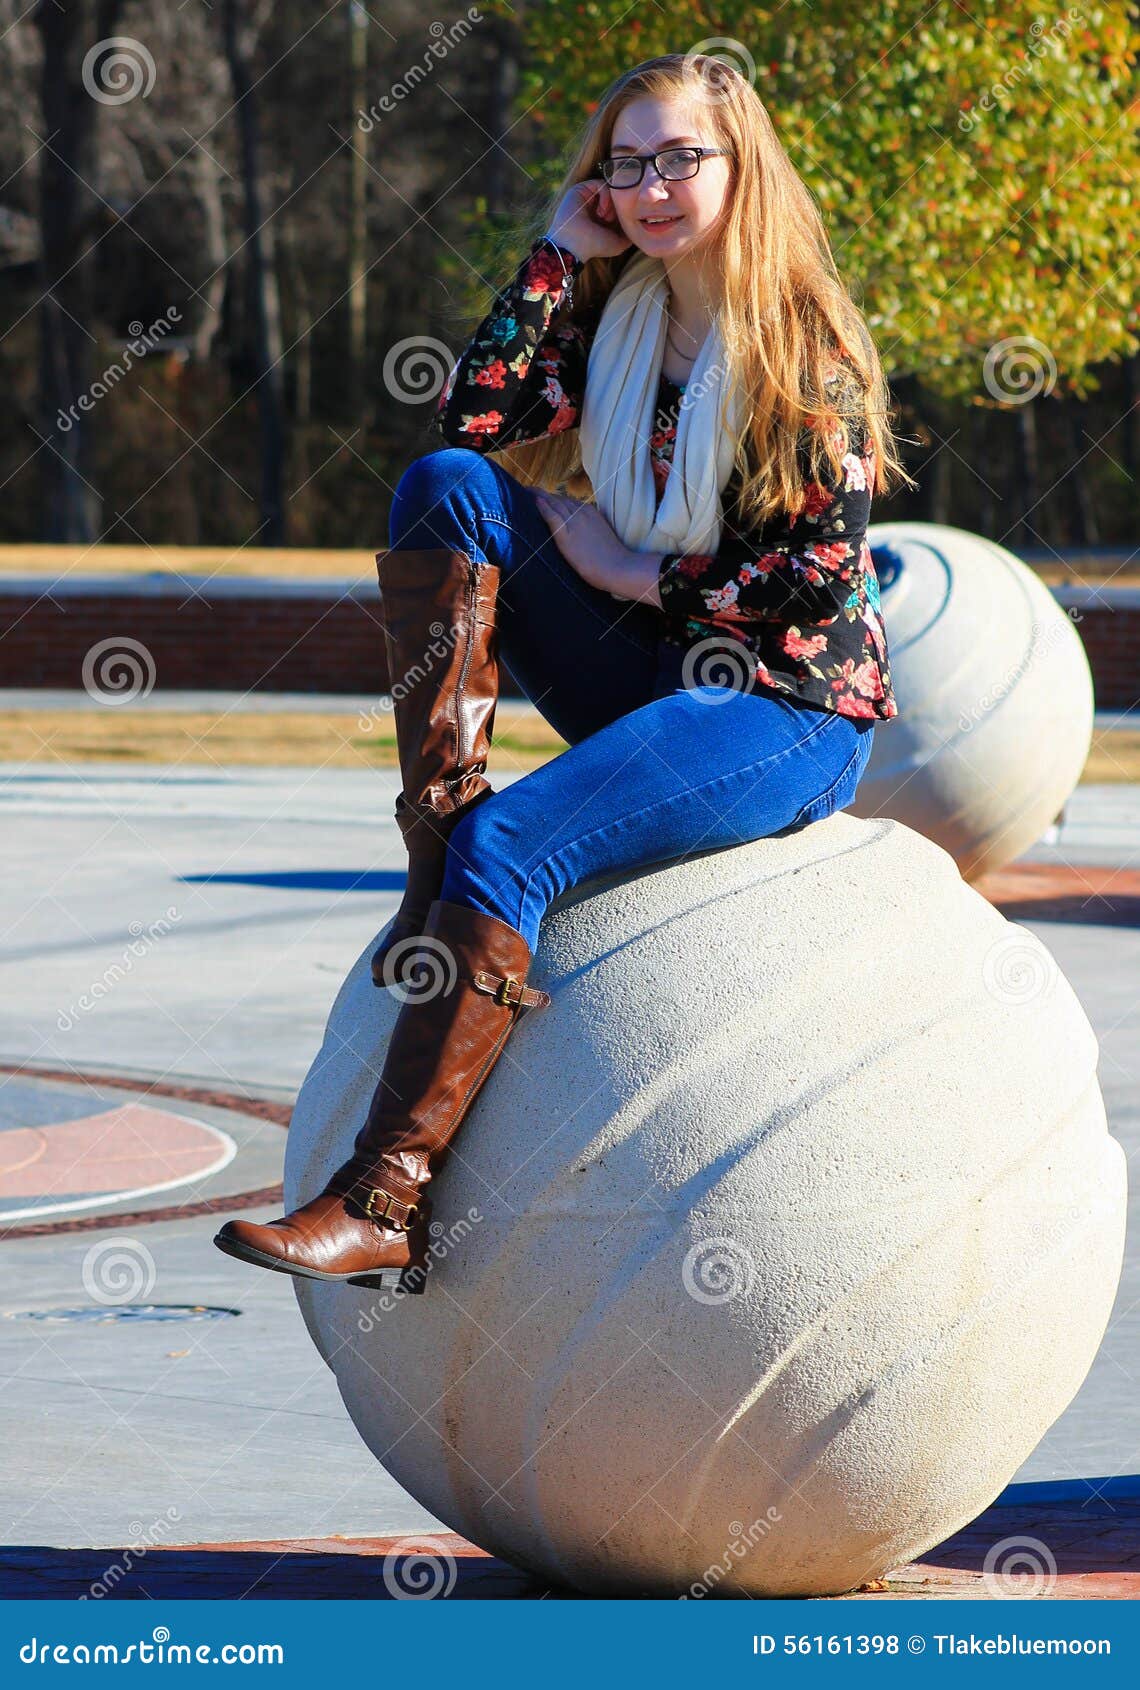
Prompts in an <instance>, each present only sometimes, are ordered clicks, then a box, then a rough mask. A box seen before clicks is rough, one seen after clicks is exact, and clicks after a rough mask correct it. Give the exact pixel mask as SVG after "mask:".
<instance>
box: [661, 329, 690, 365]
mask: <svg viewBox="0 0 1140 1690" xmlns="http://www.w3.org/2000/svg"><path fill="white" fill-rule="evenodd" d="M665 339H666V340H667V341H668V342H669V345H670V346H671V347H672V348H673V351H674V352H675V353H676V354H677V356H678V358H680V359H682V360H683V361H684V362H685V363H686V364H691V363H692V362H693V359H694V358H695V357H696V353H695V352H682V351H681V348H680V347H679V346H678V345H677V342H676V341H675V340H674V339H673V336H672V335H671V334H670V333H669V330H668V329H666V330H665Z"/></svg>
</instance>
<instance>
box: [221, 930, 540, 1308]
mask: <svg viewBox="0 0 1140 1690" xmlns="http://www.w3.org/2000/svg"><path fill="white" fill-rule="evenodd" d="M423 939H424V949H423V953H422V959H421V960H422V961H423V963H424V965H425V967H427V966H428V965H429V964H430V966H431V968H432V970H433V971H434V974H435V979H434V981H433V982H432V986H429V987H428V989H427V990H425V992H424V994H423V995H422V996H420V997H417V996H415V995H414V994H413V993H412V992H411V991H406V992H403V993H402V995H403V996H404V1002H403V1004H402V1005H401V1008H400V1013H399V1015H398V1016H397V1018H396V1023H395V1026H394V1028H393V1030H392V1039H391V1043H390V1044H389V1046H388V1053H387V1056H386V1058H385V1061H384V1069H383V1073H382V1074H381V1076H380V1083H379V1085H378V1086H377V1087H376V1091H375V1094H374V1096H373V1098H372V1103H371V1105H370V1107H369V1111H368V1118H367V1120H366V1121H365V1123H364V1125H363V1127H362V1128H361V1129H360V1131H359V1133H358V1134H357V1136H356V1141H355V1145H354V1149H353V1155H352V1156H351V1157H350V1158H349V1160H348V1161H347V1162H345V1163H344V1164H343V1165H342V1166H341V1167H340V1168H338V1169H337V1171H336V1173H334V1174H333V1176H332V1178H331V1179H330V1180H329V1182H328V1184H327V1185H326V1186H325V1188H324V1190H323V1191H322V1192H320V1193H319V1194H318V1195H317V1196H316V1197H314V1198H312V1199H311V1200H310V1201H309V1202H308V1203H306V1204H304V1205H303V1207H301V1208H299V1209H294V1210H292V1211H290V1213H289V1214H287V1215H284V1216H282V1217H281V1219H280V1220H275V1221H270V1222H268V1223H266V1224H264V1225H259V1224H257V1223H255V1222H253V1221H241V1220H234V1221H227V1222H226V1224H225V1226H223V1227H222V1229H221V1231H220V1232H219V1233H218V1235H217V1237H216V1238H215V1239H214V1243H215V1244H216V1245H217V1246H218V1248H219V1249H220V1250H224V1251H225V1252H226V1253H227V1255H230V1256H237V1257H239V1258H240V1259H241V1260H242V1261H246V1262H252V1263H254V1265H255V1266H257V1267H265V1268H272V1269H274V1270H275V1271H277V1272H279V1273H292V1274H297V1275H299V1276H301V1277H302V1278H305V1279H335V1280H344V1281H347V1282H348V1283H349V1284H352V1285H395V1286H398V1287H399V1288H400V1289H403V1290H409V1291H417V1290H422V1289H423V1284H424V1280H425V1278H426V1275H427V1272H428V1270H429V1269H430V1266H431V1262H430V1259H429V1251H428V1244H429V1241H430V1240H429V1232H428V1214H429V1204H428V1202H427V1201H426V1200H425V1199H424V1198H423V1197H422V1192H423V1189H424V1187H425V1186H426V1185H427V1183H428V1181H429V1180H430V1178H431V1176H432V1174H433V1173H434V1172H435V1171H436V1166H437V1164H438V1163H439V1161H440V1160H441V1159H442V1157H443V1155H444V1154H445V1152H446V1150H447V1148H448V1146H449V1145H450V1143H451V1141H452V1139H453V1138H454V1136H455V1134H456V1132H457V1131H458V1130H459V1127H460V1124H461V1123H462V1121H463V1118H464V1116H465V1115H466V1113H467V1111H468V1109H469V1108H470V1106H471V1104H472V1103H473V1101H474V1099H475V1097H476V1096H477V1094H478V1092H479V1090H480V1088H481V1087H482V1085H483V1082H484V1081H485V1080H486V1078H487V1075H488V1074H489V1073H490V1072H491V1069H492V1068H493V1067H494V1065H495V1063H496V1062H497V1061H498V1059H499V1057H500V1055H501V1054H502V1051H503V1047H504V1046H505V1044H506V1042H507V1039H508V1038H509V1037H510V1034H511V1032H512V1031H513V1030H514V1027H515V1024H516V1021H517V1019H518V1016H519V1013H520V1011H521V1010H522V1009H529V1008H537V1007H539V1006H541V1005H546V1004H549V1002H550V998H549V995H548V994H547V993H546V992H542V991H539V990H538V989H537V988H535V987H533V986H527V985H526V983H525V982H526V976H527V972H528V970H529V968H530V963H531V955H530V950H529V948H528V946H527V943H526V940H525V939H524V938H523V936H522V934H521V933H518V932H516V931H515V929H514V928H513V927H511V926H509V924H508V923H507V922H505V921H500V920H499V918H498V917H497V916H493V915H485V914H483V913H482V912H481V911H479V910H471V909H468V908H467V906H466V905H464V904H452V903H444V902H441V901H440V900H438V899H437V900H436V901H435V902H433V903H432V905H431V907H430V909H429V912H428V918H427V921H426V923H425V925H424V934H423ZM433 987H434V989H432V988H433Z"/></svg>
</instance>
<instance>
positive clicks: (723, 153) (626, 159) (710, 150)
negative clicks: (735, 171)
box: [594, 147, 732, 194]
mask: <svg viewBox="0 0 1140 1690" xmlns="http://www.w3.org/2000/svg"><path fill="white" fill-rule="evenodd" d="M674 153H695V154H696V155H697V168H696V170H691V171H690V172H689V174H688V175H687V176H666V174H665V172H664V171H663V170H662V168H661V164H660V160H661V159H663V158H669V157H670V156H671V155H672V154H674ZM731 157H732V154H731V153H730V152H729V151H728V149H727V148H726V147H663V148H662V149H661V151H660V152H659V153H616V154H614V155H613V156H611V157H610V158H602V159H599V160H598V163H597V165H596V166H595V170H594V174H595V175H596V176H600V177H601V179H602V181H603V182H605V184H606V187H607V188H616V190H617V192H618V193H619V194H620V193H624V191H625V189H626V188H640V186H641V184H642V182H644V180H645V166H646V165H647V164H651V165H652V166H653V168H654V170H656V172H657V174H658V176H660V178H661V180H662V181H663V182H691V181H692V179H693V177H694V176H697V175H699V174H700V169H701V165H702V164H703V163H704V161H705V159H706V158H731ZM607 164H638V165H640V166H641V169H640V171H639V172H638V177H637V181H636V182H617V183H615V182H610V181H608V180H607V178H606V174H605V167H606V165H607Z"/></svg>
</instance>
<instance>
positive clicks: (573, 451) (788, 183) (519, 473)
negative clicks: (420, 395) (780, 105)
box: [496, 53, 917, 524]
mask: <svg viewBox="0 0 1140 1690" xmlns="http://www.w3.org/2000/svg"><path fill="white" fill-rule="evenodd" d="M643 95H651V96H659V97H665V98H669V97H677V98H679V99H680V100H681V101H683V102H684V103H686V104H689V105H692V106H693V107H694V108H695V109H696V110H697V111H698V112H700V113H702V114H703V115H706V116H707V121H708V124H709V126H710V127H711V129H712V131H713V134H714V137H715V144H717V145H719V146H723V147H725V148H727V150H728V153H729V155H730V156H729V167H730V170H731V172H732V182H731V186H730V189H729V193H728V195H727V196H726V199H727V204H726V208H725V215H724V217H723V220H722V222H721V225H720V226H719V228H718V230H717V234H716V236H715V237H714V238H715V239H717V240H718V241H719V243H720V244H719V248H718V263H717V270H718V272H719V275H720V277H721V278H722V282H721V286H722V289H723V291H722V296H721V298H720V300H719V302H711V308H712V309H713V310H714V311H715V314H716V320H717V322H718V324H719V327H720V331H721V335H722V338H723V342H724V347H725V352H726V355H727V360H728V365H729V368H730V369H731V370H732V371H733V372H734V379H735V380H736V381H737V382H738V383H739V385H740V391H741V392H742V394H744V395H745V396H746V399H747V402H746V403H745V405H744V407H743V411H742V414H743V415H744V416H745V417H746V418H747V419H748V420H747V422H746V423H745V425H744V428H743V432H742V434H741V436H740V438H739V439H738V440H737V441H736V442H735V469H736V473H737V474H738V476H739V483H738V485H739V493H738V497H737V504H736V515H737V517H738V518H739V520H741V521H742V522H745V523H749V524H751V523H760V522H763V521H764V520H765V519H766V518H767V517H769V516H770V515H773V514H775V513H776V512H778V511H792V512H794V511H796V510H798V509H799V507H800V505H801V503H802V500H803V492H804V479H805V478H804V472H803V467H802V464H801V459H800V453H799V442H800V438H801V430H802V429H803V428H804V426H807V427H808V428H809V429H810V431H811V432H810V435H809V439H810V453H809V464H810V477H811V478H812V479H815V478H818V477H819V475H820V474H821V472H822V466H823V461H824V459H823V454H826V457H827V459H828V460H829V461H830V464H831V466H832V470H833V472H834V474H835V477H836V478H837V479H841V460H842V458H843V455H844V453H845V452H846V451H847V450H848V449H849V447H850V446H851V445H852V441H851V436H850V433H849V432H848V431H849V429H850V428H852V427H855V428H856V429H857V430H858V431H859V432H860V433H861V435H862V436H863V437H864V438H865V441H866V445H865V446H862V447H861V448H860V449H862V450H864V451H869V450H870V448H871V447H873V448H874V465H873V470H872V474H871V478H870V483H869V484H870V488H871V491H872V492H874V493H886V492H890V491H892V490H893V486H894V485H895V483H896V478H897V479H898V480H902V481H906V482H909V483H910V484H911V485H912V486H917V483H916V482H914V481H913V479H912V477H911V476H909V475H908V474H907V472H906V470H905V469H904V468H903V466H902V464H901V462H900V460H899V457H898V454H897V450H896V447H895V442H894V437H893V432H892V429H891V424H890V396H889V393H888V389H887V383H886V378H885V376H884V374H883V370H882V366H881V364H880V361H879V356H878V353H877V352H876V350H875V346H874V342H873V341H872V339H871V334H870V331H869V329H868V328H867V325H866V323H865V321H864V319H863V315H862V313H861V311H860V310H859V308H858V307H857V306H856V305H855V303H854V301H853V300H852V298H851V296H850V294H849V293H848V291H847V289H846V287H845V286H844V284H843V282H842V281H841V280H840V277H839V274H838V271H837V269H836V265H835V260H834V258H833V256H832V253H831V249H830V246H829V243H828V239H827V234H826V231H825V229H824V225H823V219H822V217H821V216H820V212H819V209H818V207H817V205H816V202H815V200H814V199H813V197H812V195H811V193H810V192H809V190H808V188H807V187H806V185H805V184H804V182H803V181H802V180H801V178H800V176H799V175H798V174H797V172H796V170H795V167H794V166H793V164H792V162H791V160H790V158H789V157H788V155H787V153H786V152H785V150H784V148H783V146H782V144H781V142H780V140H779V138H778V136H777V135H776V132H775V129H774V128H773V126H772V121H771V119H770V118H769V116H768V113H767V111H766V110H765V108H764V106H763V104H762V102H761V100H760V98H759V96H758V95H757V94H756V91H755V90H754V89H753V88H752V87H751V86H750V84H749V83H748V82H747V80H746V79H745V78H744V77H743V76H741V75H740V74H739V72H738V71H736V70H734V69H733V68H732V67H731V66H729V65H727V64H725V63H723V62H722V61H721V60H719V59H715V58H712V57H711V56H708V55H705V54H699V53H695V54H682V53H664V54H662V55H660V56H659V57H657V58H653V59H646V60H645V61H644V63H642V64H639V65H635V66H634V67H633V69H632V70H628V71H626V72H625V73H624V74H623V75H621V76H619V77H618V78H617V79H616V80H615V81H614V82H613V83H611V85H610V87H609V88H608V89H607V90H606V92H605V94H604V95H603V96H602V98H601V100H600V101H599V102H598V105H597V108H596V110H595V111H594V112H593V114H592V116H591V117H590V119H589V121H588V122H587V123H586V124H585V125H584V127H583V129H582V131H581V134H580V137H579V140H578V144H577V150H576V152H575V154H574V157H573V160H572V162H571V164H570V166H569V169H568V170H567V173H566V175H565V176H564V178H563V180H562V182H561V184H560V185H559V187H558V188H557V190H556V191H555V193H554V195H553V197H552V199H551V200H550V202H549V203H548V204H547V206H546V207H545V209H544V210H543V212H542V213H541V215H540V216H539V217H537V218H534V219H528V220H527V222H526V225H525V228H524V229H523V230H521V231H520V234H521V236H522V238H523V239H525V240H526V242H527V244H528V245H529V244H530V242H532V241H533V240H534V239H536V238H537V236H538V235H539V234H542V233H544V232H545V230H547V229H548V228H549V227H550V225H551V222H552V220H553V217H554V213H555V211H556V209H557V207H558V205H559V203H560V202H561V200H562V198H563V196H564V195H565V194H566V193H567V192H568V190H569V189H570V188H572V187H573V186H574V184H575V183H577V182H583V181H585V180H586V179H587V178H588V177H591V176H593V174H594V172H595V168H596V166H597V164H598V161H599V160H600V159H602V158H605V157H606V156H607V155H608V153H609V150H610V143H611V140H612V137H613V131H614V125H615V123H616V121H617V118H618V114H619V113H620V112H621V111H622V110H623V109H624V107H625V106H627V105H628V104H629V103H630V102H631V101H632V100H634V99H638V98H640V97H641V96H643ZM636 251H637V249H636V248H631V249H629V250H627V251H626V252H623V253H620V254H618V256H617V257H615V258H593V259H590V260H588V261H587V262H586V263H585V264H584V266H583V268H582V271H581V273H580V275H579V277H578V280H577V282H576V284H575V288H574V295H573V302H572V305H571V306H570V308H569V314H570V318H571V321H577V322H581V323H587V322H590V323H593V324H596V321H597V318H598V316H599V314H600V312H601V308H602V306H603V305H604V303H605V300H606V297H607V296H608V294H609V292H610V290H611V288H612V287H613V285H614V282H615V281H616V280H617V277H618V275H619V274H620V272H621V270H622V268H623V266H624V265H625V264H626V262H627V261H628V260H629V259H630V258H631V257H633V256H636ZM837 370H838V371H839V372H840V375H841V377H843V379H841V381H840V382H839V383H838V384H837V385H834V386H831V387H828V386H827V385H826V384H827V382H828V378H829V376H832V377H833V376H834V374H835V372H836V371H837ZM496 456H499V457H501V459H502V461H503V463H504V464H505V466H506V467H507V468H508V469H509V470H510V472H511V473H512V474H513V475H515V476H516V477H517V479H518V480H520V481H522V482H524V483H525V484H527V485H529V486H543V487H547V488H551V489H553V488H556V487H559V486H566V487H568V488H569V490H570V491H571V492H572V493H575V494H577V495H579V496H584V497H587V498H588V497H589V496H590V483H589V479H588V478H587V476H586V475H585V473H584V471H583V469H582V459H581V451H580V447H579V442H578V431H577V429H571V430H567V431H566V433H565V434H560V435H554V436H551V437H549V438H548V439H543V440H536V441H530V442H527V443H526V444H524V445H518V446H511V447H506V448H504V449H503V450H502V451H501V452H500V453H497V454H496Z"/></svg>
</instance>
